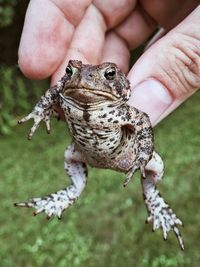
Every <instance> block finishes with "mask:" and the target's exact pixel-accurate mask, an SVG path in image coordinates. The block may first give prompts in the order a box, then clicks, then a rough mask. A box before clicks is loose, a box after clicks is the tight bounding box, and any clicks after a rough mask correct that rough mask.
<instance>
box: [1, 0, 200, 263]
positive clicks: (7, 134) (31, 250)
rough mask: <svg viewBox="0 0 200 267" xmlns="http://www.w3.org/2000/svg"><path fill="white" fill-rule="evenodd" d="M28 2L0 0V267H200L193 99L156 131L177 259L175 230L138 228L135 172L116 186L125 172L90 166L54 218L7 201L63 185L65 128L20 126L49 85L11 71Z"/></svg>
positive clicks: (198, 131) (199, 158)
mask: <svg viewBox="0 0 200 267" xmlns="http://www.w3.org/2000/svg"><path fill="white" fill-rule="evenodd" d="M28 2H29V1H27V0H19V1H17V0H0V201H1V205H0V266H1V267H13V266H16V267H21V266H26V267H53V266H58V267H68V266H70V267H71V266H73V267H83V266H88V267H93V266H95V267H97V266H98V267H107V266H109V267H117V266H127V267H132V266H134V267H137V266H138V267H149V266H150V267H159V266H166V267H177V266H188V267H189V266H190V267H191V266H192V267H199V266H200V253H199V251H200V238H199V237H200V230H199V229H200V213H199V210H198V209H199V203H200V138H199V135H200V123H199V113H200V105H199V103H200V93H199V92H197V93H196V94H195V95H194V96H193V97H191V98H190V99H189V100H188V101H187V102H185V103H184V104H183V105H182V106H181V107H180V108H178V109H177V110H176V112H174V113H173V114H171V115H170V116H169V117H168V118H167V119H165V120H164V121H163V122H162V123H160V124H159V125H158V126H157V127H156V129H155V143H156V148H157V151H158V152H159V153H160V154H161V155H162V157H163V159H164V162H165V178H164V180H163V181H162V182H161V184H160V185H159V189H160V191H161V193H162V195H163V196H164V197H165V199H166V200H167V201H168V203H170V205H171V206H172V208H173V209H174V210H175V211H176V213H177V215H178V216H179V217H180V218H181V219H182V221H183V222H184V225H185V227H184V228H182V229H181V230H182V234H183V238H184V241H185V246H186V249H185V251H184V252H182V251H181V250H180V248H179V246H178V242H177V240H176V237H175V235H174V234H173V233H170V235H169V238H168V240H167V241H166V242H164V241H163V238H162V233H161V231H160V230H158V231H156V232H155V233H152V231H151V225H145V223H144V221H145V219H146V216H147V214H146V209H145V206H144V203H143V199H142V191H141V185H140V179H139V175H136V176H135V177H134V179H133V180H132V182H131V183H130V184H129V185H128V187H127V188H125V189H124V188H123V186H122V184H123V180H124V175H123V174H119V173H117V172H113V171H110V170H99V169H94V168H90V169H89V179H88V185H87V188H86V190H85V191H84V193H83V194H82V196H81V198H80V199H79V200H78V201H77V203H76V204H75V205H74V206H72V207H70V208H69V209H68V210H67V211H66V212H65V213H64V216H63V219H62V220H61V221H58V220H57V219H52V220H50V221H47V220H46V219H45V216H44V215H43V214H41V215H39V216H37V217H33V216H32V210H30V209H17V208H15V207H14V206H13V203H14V202H18V201H21V200H26V199H28V198H30V197H34V196H42V195H46V194H49V193H51V192H54V191H56V190H59V189H61V188H63V187H65V186H66V184H69V181H68V180H67V177H66V175H65V173H64V170H63V153H64V149H65V147H66V146H67V145H68V144H69V143H70V137H69V136H68V131H67V127H66V124H65V123H63V122H57V121H54V120H52V129H53V130H52V133H51V135H48V136H47V135H46V132H45V128H44V127H43V126H41V127H40V128H39V129H38V131H37V133H36V134H35V136H34V138H33V140H32V141H31V142H30V141H27V138H26V136H27V133H28V130H29V128H30V126H31V122H27V123H26V124H24V125H20V126H18V125H17V120H18V119H19V118H20V117H22V116H24V115H26V114H27V113H29V112H30V111H31V109H32V107H33V105H34V104H35V103H36V102H37V100H38V99H39V97H40V96H41V95H42V94H43V92H44V91H45V90H46V89H47V88H48V84H49V81H48V80H45V81H32V80H28V79H27V78H25V77H24V76H23V74H22V73H21V72H20V70H19V69H18V66H17V50H18V45H19V40H20V35H21V32H22V27H23V22H24V16H25V12H26V8H27V5H28ZM140 51H141V48H140V49H139V50H136V51H133V57H134V58H137V57H138V56H139V52H140Z"/></svg>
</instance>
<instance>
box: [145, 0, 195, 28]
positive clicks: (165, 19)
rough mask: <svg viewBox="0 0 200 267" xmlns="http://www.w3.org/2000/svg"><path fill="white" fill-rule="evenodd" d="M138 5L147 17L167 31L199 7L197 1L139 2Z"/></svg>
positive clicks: (157, 0)
mask: <svg viewBox="0 0 200 267" xmlns="http://www.w3.org/2000/svg"><path fill="white" fill-rule="evenodd" d="M140 3H141V5H142V7H143V9H144V10H145V11H146V12H147V13H148V14H149V16H151V17H152V18H153V19H154V20H155V21H157V23H158V24H159V25H160V26H162V27H164V28H165V29H167V30H169V29H172V28H173V27H175V26H176V25H177V24H178V23H180V22H181V21H182V20H183V19H184V18H185V17H186V16H188V15H189V14H190V13H191V12H192V11H193V10H194V9H195V8H196V7H197V6H198V5H199V1H198V0H185V1H180V0H168V1H160V0H154V1H149V0H140Z"/></svg>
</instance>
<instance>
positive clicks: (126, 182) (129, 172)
mask: <svg viewBox="0 0 200 267" xmlns="http://www.w3.org/2000/svg"><path fill="white" fill-rule="evenodd" d="M138 169H140V172H141V174H142V176H143V177H145V163H143V164H141V165H139V164H136V165H134V166H133V167H132V168H131V169H130V171H128V172H127V174H126V178H125V180H124V183H123V186H124V187H126V186H127V185H128V183H129V182H130V181H131V180H132V177H133V175H134V174H135V173H136V171H137V170H138Z"/></svg>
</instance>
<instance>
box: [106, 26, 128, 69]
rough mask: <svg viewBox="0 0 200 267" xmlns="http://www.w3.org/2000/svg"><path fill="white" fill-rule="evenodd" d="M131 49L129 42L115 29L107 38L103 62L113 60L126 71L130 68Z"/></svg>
mask: <svg viewBox="0 0 200 267" xmlns="http://www.w3.org/2000/svg"><path fill="white" fill-rule="evenodd" d="M129 60H130V50H129V48H128V46H127V43H126V42H125V41H124V39H123V38H121V37H120V36H119V35H118V34H116V33H115V32H114V31H110V32H109V33H108V34H107V35H106V38H105V43H104V47H103V51H102V58H101V62H102V63H103V62H113V63H115V64H117V66H118V67H119V68H120V69H121V70H122V71H123V72H125V73H127V72H128V69H129Z"/></svg>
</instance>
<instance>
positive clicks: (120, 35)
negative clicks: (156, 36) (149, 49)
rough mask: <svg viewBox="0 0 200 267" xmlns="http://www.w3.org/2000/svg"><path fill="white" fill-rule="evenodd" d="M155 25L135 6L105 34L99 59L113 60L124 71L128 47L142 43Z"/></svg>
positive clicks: (126, 68) (126, 67)
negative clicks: (117, 24)
mask: <svg viewBox="0 0 200 267" xmlns="http://www.w3.org/2000/svg"><path fill="white" fill-rule="evenodd" d="M155 27H156V23H155V22H154V21H153V20H152V19H151V18H150V17H149V16H148V15H147V14H146V13H145V11H143V10H142V9H141V8H140V7H139V6H137V7H136V8H135V9H134V10H133V11H132V12H131V14H130V15H129V16H128V17H127V19H125V20H124V21H123V22H122V23H121V24H120V25H119V26H117V27H116V28H115V29H114V30H112V31H110V32H108V34H107V35H106V39H105V44H104V48H103V53H102V60H101V61H102V62H105V61H107V62H108V61H110V62H114V63H116V64H117V65H118V66H119V67H120V68H121V69H122V70H123V71H124V72H125V73H126V72H127V71H128V68H129V60H130V49H134V48H136V47H138V46H139V45H140V44H141V43H143V42H144V41H145V40H146V39H147V38H148V37H149V35H150V34H151V33H152V32H153V31H154V30H155Z"/></svg>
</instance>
